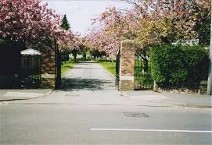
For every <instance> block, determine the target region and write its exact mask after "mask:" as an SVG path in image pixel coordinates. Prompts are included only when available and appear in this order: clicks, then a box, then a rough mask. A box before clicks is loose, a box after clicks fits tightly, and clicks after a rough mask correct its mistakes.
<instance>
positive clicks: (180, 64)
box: [150, 45, 209, 87]
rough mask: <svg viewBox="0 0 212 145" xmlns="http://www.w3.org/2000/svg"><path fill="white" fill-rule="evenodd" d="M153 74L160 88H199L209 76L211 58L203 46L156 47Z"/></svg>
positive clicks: (151, 55) (152, 55)
mask: <svg viewBox="0 0 212 145" xmlns="http://www.w3.org/2000/svg"><path fill="white" fill-rule="evenodd" d="M150 60H151V73H152V77H153V79H154V80H155V81H156V83H157V84H158V85H159V86H160V87H198V86H199V83H200V81H201V80H203V79H206V78H207V75H208V63H209V57H208V52H207V50H205V49H203V48H202V47H201V46H173V45H160V46H154V47H152V48H151V50H150Z"/></svg>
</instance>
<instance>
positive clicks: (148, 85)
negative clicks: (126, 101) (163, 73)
mask: <svg viewBox="0 0 212 145" xmlns="http://www.w3.org/2000/svg"><path fill="white" fill-rule="evenodd" d="M152 87H153V79H152V76H151V72H150V68H149V65H148V56H147V55H146V52H145V51H140V52H137V53H136V54H135V67H134V89H135V90H144V89H145V90H147V89H152Z"/></svg>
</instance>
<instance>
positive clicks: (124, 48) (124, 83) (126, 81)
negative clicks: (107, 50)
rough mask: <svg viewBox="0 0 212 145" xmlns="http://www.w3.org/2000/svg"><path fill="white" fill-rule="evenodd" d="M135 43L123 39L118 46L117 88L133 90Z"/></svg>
mask: <svg viewBox="0 0 212 145" xmlns="http://www.w3.org/2000/svg"><path fill="white" fill-rule="evenodd" d="M135 47H136V46H135V43H134V41H132V40H125V41H122V43H121V48H120V69H119V90H123V91H124V90H134V65H135V50H136V48H135Z"/></svg>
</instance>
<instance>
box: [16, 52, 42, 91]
mask: <svg viewBox="0 0 212 145" xmlns="http://www.w3.org/2000/svg"><path fill="white" fill-rule="evenodd" d="M40 62H41V56H40V55H35V56H30V55H29V56H28V55H26V56H22V59H21V72H20V74H19V80H20V87H21V88H28V89H30V88H40V87H41V63H40Z"/></svg>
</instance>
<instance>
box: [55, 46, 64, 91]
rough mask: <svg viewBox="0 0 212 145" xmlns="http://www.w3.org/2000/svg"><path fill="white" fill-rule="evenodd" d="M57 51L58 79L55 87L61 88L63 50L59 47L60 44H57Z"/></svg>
mask: <svg viewBox="0 0 212 145" xmlns="http://www.w3.org/2000/svg"><path fill="white" fill-rule="evenodd" d="M55 52H56V61H55V62H56V64H55V65H56V70H55V71H56V72H55V74H56V78H55V79H56V80H55V89H58V88H60V86H61V61H62V60H61V51H60V50H59V48H58V44H56V45H55Z"/></svg>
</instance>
